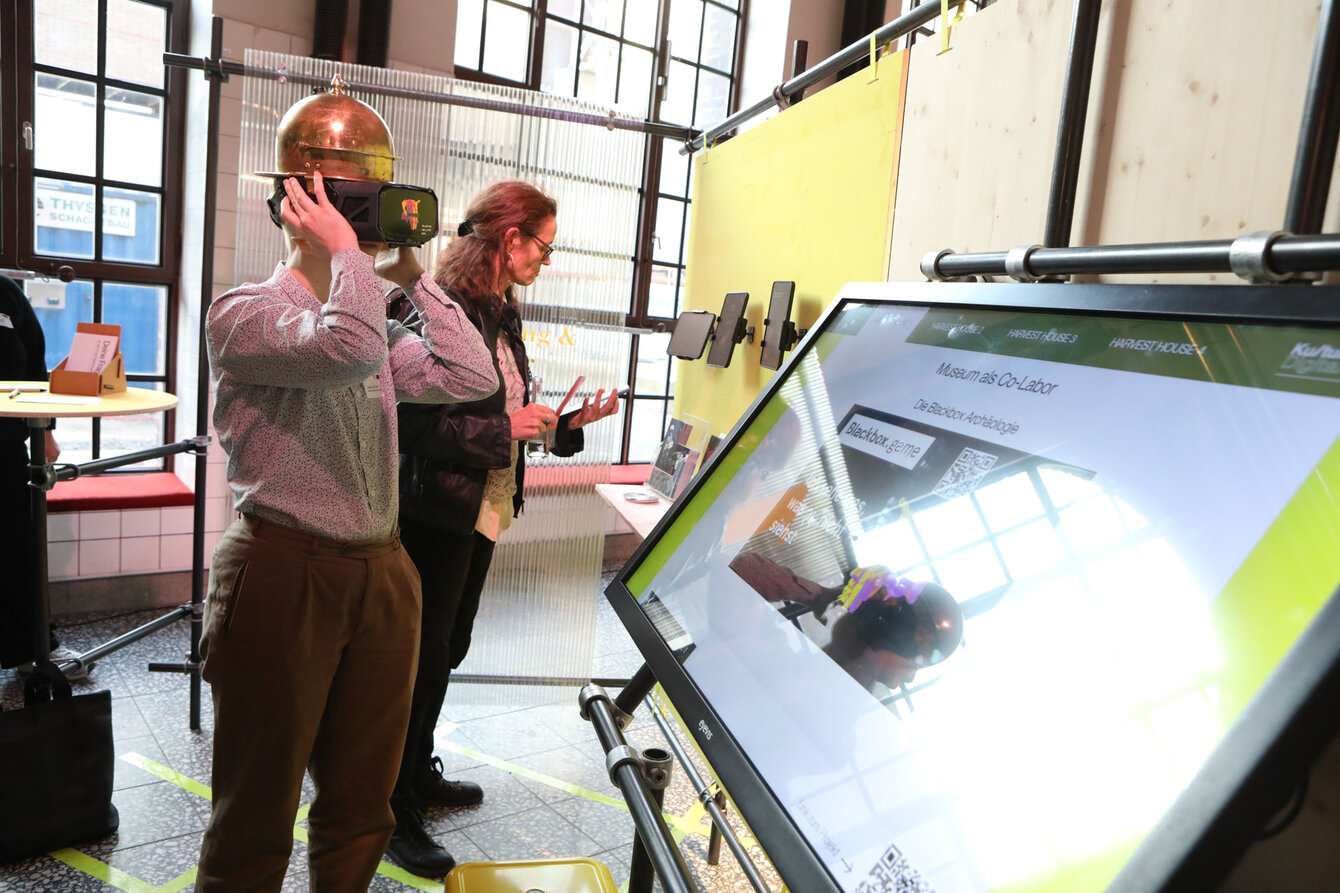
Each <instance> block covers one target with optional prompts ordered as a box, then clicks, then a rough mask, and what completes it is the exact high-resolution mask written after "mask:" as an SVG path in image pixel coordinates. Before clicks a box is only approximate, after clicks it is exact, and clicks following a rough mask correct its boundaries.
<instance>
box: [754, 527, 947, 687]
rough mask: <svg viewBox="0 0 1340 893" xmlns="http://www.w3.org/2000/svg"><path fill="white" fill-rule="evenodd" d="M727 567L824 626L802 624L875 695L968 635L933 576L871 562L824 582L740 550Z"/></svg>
mask: <svg viewBox="0 0 1340 893" xmlns="http://www.w3.org/2000/svg"><path fill="white" fill-rule="evenodd" d="M730 567H731V570H733V571H735V573H736V574H737V575H738V576H739V577H740V578H741V579H742V580H744V581H745V582H746V583H748V584H749V586H750V587H751V588H752V589H753V590H754V591H755V592H757V593H758V594H759V595H761V596H763V598H765V599H767V600H768V601H769V602H773V603H775V604H777V605H778V606H779V607H781V606H782V603H784V602H790V603H794V604H796V605H801V606H803V607H804V608H807V609H808V612H809V613H810V614H812V615H813V616H814V618H816V619H817V620H818V622H819V626H818V628H816V627H815V625H814V624H806V625H805V626H803V627H802V628H803V629H804V631H805V633H806V635H808V636H809V637H810V638H811V639H813V640H814V641H815V642H816V643H817V644H819V645H820V648H821V650H822V651H823V652H824V653H825V654H827V655H828V656H829V657H831V658H832V659H833V660H834V661H835V662H836V663H837V664H838V665H839V666H841V667H842V668H843V669H844V670H846V671H847V673H848V674H849V675H850V676H851V677H852V678H853V679H855V680H856V681H857V682H859V683H860V684H861V685H862V686H864V687H865V688H866V689H867V690H868V691H870V692H871V693H873V694H879V693H880V691H879V686H880V685H883V686H886V687H888V688H889V689H896V688H898V687H899V686H900V685H906V684H909V683H911V682H912V680H913V679H914V678H915V676H916V674H917V671H918V670H921V669H924V668H926V667H930V666H934V665H935V664H938V663H940V662H942V661H943V660H945V658H947V657H949V655H951V654H953V652H954V650H955V649H956V648H958V646H959V643H960V642H961V641H962V639H963V612H962V610H961V609H960V608H959V605H958V602H956V601H955V600H954V598H953V596H951V595H950V594H949V592H948V590H946V589H945V588H944V587H943V586H941V585H940V584H938V583H935V582H933V581H919V580H910V579H907V578H900V577H897V576H895V575H894V574H892V573H891V572H890V571H889V570H888V568H885V567H882V566H880V565H870V566H867V567H858V568H856V569H854V570H853V571H852V572H851V573H850V574H849V575H848V578H847V580H846V582H845V583H844V585H842V586H837V587H823V586H820V585H819V584H818V583H815V582H814V581H812V580H807V579H805V578H804V577H801V576H798V575H797V574H795V573H793V572H792V571H791V570H789V569H788V568H786V567H784V566H783V565H781V564H779V563H777V562H776V561H774V560H772V559H771V558H768V557H766V556H765V555H763V554H761V553H758V552H744V553H741V554H739V555H737V556H736V557H735V559H734V560H733V561H732V562H731V565H730ZM820 630H825V631H826V634H825V632H821V631H820Z"/></svg>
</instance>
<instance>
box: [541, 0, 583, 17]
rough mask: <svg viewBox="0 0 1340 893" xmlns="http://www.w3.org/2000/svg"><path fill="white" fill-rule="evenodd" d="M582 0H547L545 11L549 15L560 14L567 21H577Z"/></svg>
mask: <svg viewBox="0 0 1340 893" xmlns="http://www.w3.org/2000/svg"><path fill="white" fill-rule="evenodd" d="M581 5H582V0H549V3H548V4H547V5H546V6H545V12H547V13H549V15H556V16H562V17H563V18H565V19H567V20H568V21H569V22H576V21H579V20H578V18H577V16H578V14H579V13H580V12H581V10H580V7H581Z"/></svg>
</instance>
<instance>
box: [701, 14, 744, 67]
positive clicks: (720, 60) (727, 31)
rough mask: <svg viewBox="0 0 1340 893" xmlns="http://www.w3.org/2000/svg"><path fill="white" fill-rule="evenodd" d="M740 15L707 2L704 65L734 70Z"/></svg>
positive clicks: (704, 27) (704, 20)
mask: <svg viewBox="0 0 1340 893" xmlns="http://www.w3.org/2000/svg"><path fill="white" fill-rule="evenodd" d="M738 21H739V17H738V16H736V15H735V14H734V13H731V12H727V11H726V10H724V9H721V8H719V7H716V6H713V5H712V4H710V3H709V4H707V11H706V17H705V18H704V19H703V58H702V63H703V64H704V65H710V66H712V67H713V68H717V69H720V70H721V71H726V72H729V71H731V70H732V65H731V63H732V62H733V61H734V59H735V23H736V22H738Z"/></svg>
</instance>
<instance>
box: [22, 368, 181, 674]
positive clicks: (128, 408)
mask: <svg viewBox="0 0 1340 893" xmlns="http://www.w3.org/2000/svg"><path fill="white" fill-rule="evenodd" d="M46 388H47V383H46V382H44V381H0V418H21V419H27V420H28V429H29V434H28V467H29V470H30V472H31V473H32V477H31V478H30V481H29V486H31V487H32V488H33V489H34V490H36V491H37V498H36V499H34V500H33V510H32V516H33V525H34V526H35V528H36V531H35V532H36V534H37V562H38V564H37V572H38V574H37V581H38V586H37V592H36V593H35V598H36V599H37V606H36V607H37V609H36V611H35V612H34V617H35V618H36V619H37V623H36V629H34V630H33V636H34V642H35V648H36V650H35V651H34V652H33V653H34V654H35V655H37V656H38V657H41V656H43V655H45V654H46V653H47V650H48V636H49V635H50V633H49V628H50V626H51V605H50V603H49V601H48V598H47V491H48V490H50V489H51V488H52V487H53V486H54V485H55V483H56V478H55V474H54V472H53V464H52V463H50V462H47V460H46V458H47V457H46V431H47V429H48V428H50V427H51V422H52V419H70V418H101V417H103V416H117V415H144V414H146V413H151V412H164V411H166V410H169V409H172V408H173V407H174V406H176V405H177V398H176V396H175V395H173V394H169V393H166V392H165V391H154V390H150V389H149V388H130V387H128V388H126V389H125V390H124V391H119V392H117V393H115V394H105V395H103V396H101V397H80V396H79V395H74V394H49V393H48V391H47V390H46ZM15 391H18V392H19V393H15ZM48 397H49V398H50V399H51V400H53V401H60V402H44V400H45V398H48Z"/></svg>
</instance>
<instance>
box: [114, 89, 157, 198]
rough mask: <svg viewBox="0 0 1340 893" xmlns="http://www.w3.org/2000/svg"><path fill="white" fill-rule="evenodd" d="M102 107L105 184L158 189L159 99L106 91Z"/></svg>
mask: <svg viewBox="0 0 1340 893" xmlns="http://www.w3.org/2000/svg"><path fill="white" fill-rule="evenodd" d="M106 97H107V98H106V101H105V103H104V109H105V112H106V114H105V117H104V118H103V136H104V138H103V156H102V175H103V176H104V177H106V178H107V179H108V180H122V181H125V182H127V183H141V184H143V185H145V186H161V185H162V183H163V98H162V97H161V96H154V95H152V94H150V93H139V92H136V91H134V90H118V89H116V88H114V87H108V88H107V92H106Z"/></svg>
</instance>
